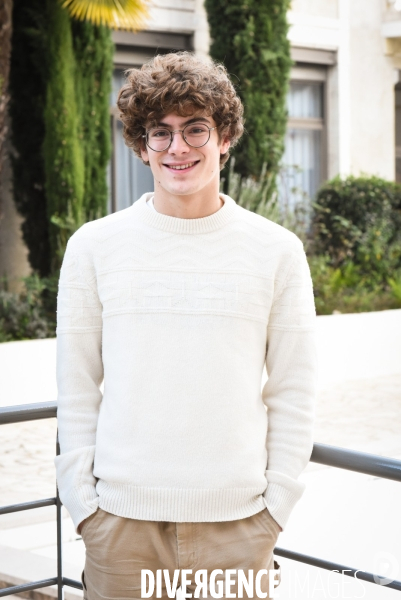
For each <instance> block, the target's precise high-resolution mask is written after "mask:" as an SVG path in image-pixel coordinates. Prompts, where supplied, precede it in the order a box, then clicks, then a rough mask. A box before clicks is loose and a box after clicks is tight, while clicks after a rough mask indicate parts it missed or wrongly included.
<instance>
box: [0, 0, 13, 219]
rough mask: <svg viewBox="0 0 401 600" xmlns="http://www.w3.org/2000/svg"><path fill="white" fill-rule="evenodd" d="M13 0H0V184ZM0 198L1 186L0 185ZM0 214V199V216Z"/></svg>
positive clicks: (4, 136)
mask: <svg viewBox="0 0 401 600" xmlns="http://www.w3.org/2000/svg"><path fill="white" fill-rule="evenodd" d="M12 5H13V0H0V185H1V173H2V166H3V159H4V142H5V139H6V135H7V125H6V116H7V104H8V76H9V73H10V51H11V13H12ZM0 199H1V187H0ZM1 216H2V210H1V200H0V218H1Z"/></svg>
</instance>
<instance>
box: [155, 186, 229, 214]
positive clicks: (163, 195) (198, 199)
mask: <svg viewBox="0 0 401 600" xmlns="http://www.w3.org/2000/svg"><path fill="white" fill-rule="evenodd" d="M212 183H213V185H209V186H206V187H205V188H203V189H202V190H200V191H197V192H194V193H192V194H185V195H177V194H172V193H170V192H169V191H168V190H166V189H164V188H163V187H162V186H161V185H160V184H159V183H158V182H157V181H156V180H155V193H154V196H153V205H154V207H155V209H156V210H157V212H158V213H161V214H164V215H168V216H170V217H177V218H179V219H200V218H203V217H208V216H209V215H212V214H214V213H215V212H217V211H218V210H220V208H221V207H222V206H223V204H224V201H223V200H222V199H221V198H220V196H219V183H220V182H219V180H217V181H216V182H212Z"/></svg>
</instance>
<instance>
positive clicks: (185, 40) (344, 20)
mask: <svg viewBox="0 0 401 600" xmlns="http://www.w3.org/2000/svg"><path fill="white" fill-rule="evenodd" d="M288 20H289V23H290V30H289V39H290V43H291V54H292V58H293V61H294V65H293V67H292V71H291V81H290V88H289V92H288V98H287V103H288V115H289V119H288V128H287V134H286V142H285V154H284V157H283V176H282V179H283V181H282V184H281V186H282V189H283V190H287V192H286V193H287V200H288V201H289V202H291V203H295V202H297V201H298V199H299V196H300V195H301V196H302V195H303V196H304V197H307V198H312V197H313V196H314V194H315V192H316V190H317V189H318V187H319V185H320V184H321V183H322V182H323V181H325V180H326V179H328V178H331V177H333V176H335V175H337V174H341V175H348V174H354V175H360V174H367V175H378V176H380V177H383V178H386V179H389V180H397V181H401V0H369V2H366V0H292V3H291V10H290V11H289V13H288ZM113 39H114V42H115V44H116V50H115V59H114V63H115V69H114V76H113V92H112V95H111V99H110V118H111V135H112V139H113V157H112V160H111V163H110V168H109V189H110V197H109V212H114V211H116V210H120V209H122V208H125V207H127V206H129V205H130V204H132V202H134V201H136V200H137V199H138V198H139V196H140V195H141V194H142V193H143V192H144V191H145V190H146V191H148V190H151V189H152V185H153V180H152V177H151V173H150V170H149V168H148V167H146V166H144V165H143V164H142V162H141V161H140V160H139V159H137V158H136V157H134V156H133V154H132V152H130V151H129V150H128V149H127V148H126V146H125V145H124V141H123V138H122V129H121V123H120V122H119V119H118V116H117V111H116V108H115V99H116V94H117V92H118V90H119V88H120V87H121V84H122V82H123V78H124V71H125V69H127V68H129V67H135V66H140V65H141V64H142V63H143V62H144V61H146V60H147V59H149V58H150V57H152V56H154V54H155V53H157V52H169V51H171V50H193V51H195V52H196V53H197V54H199V55H202V56H205V57H206V56H207V55H208V49H209V32H208V25H207V18H206V13H205V10H204V7H203V0H154V1H153V2H152V8H151V12H150V19H149V21H148V23H147V27H146V30H145V31H142V32H140V33H137V34H133V33H129V32H123V31H116V32H114V33H113ZM4 173H5V176H7V168H5V170H4ZM3 213H4V216H3V219H2V221H1V223H0V273H1V274H5V273H6V274H7V276H8V278H9V279H10V280H13V279H16V278H18V277H21V276H23V275H26V274H28V273H29V265H28V263H27V258H26V250H25V248H24V246H23V244H22V241H21V236H20V233H19V223H20V219H19V217H18V215H17V214H16V212H15V208H14V206H13V202H12V194H11V192H10V194H8V195H7V194H6V196H5V198H4V202H3Z"/></svg>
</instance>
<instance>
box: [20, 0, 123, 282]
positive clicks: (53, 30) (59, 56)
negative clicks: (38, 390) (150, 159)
mask: <svg viewBox="0 0 401 600" xmlns="http://www.w3.org/2000/svg"><path fill="white" fill-rule="evenodd" d="M112 57H113V44H112V42H111V34H110V31H109V30H107V29H106V28H104V27H101V26H94V25H92V24H90V23H78V22H73V21H72V20H71V19H70V17H69V15H68V12H67V11H66V10H65V9H63V8H62V7H61V5H60V3H59V0H46V2H43V0H15V8H14V37H13V48H12V60H11V88H12V89H11V95H12V99H11V119H12V143H13V147H14V149H15V154H14V157H13V185H14V197H15V201H16V204H17V208H18V210H19V212H20V213H21V214H22V216H23V217H24V222H23V226H22V228H23V236H24V240H25V242H26V244H27V246H28V249H29V260H30V263H31V266H32V267H33V269H34V270H35V271H36V272H38V273H39V274H40V275H41V276H45V275H48V274H49V273H50V272H54V271H56V270H57V268H58V267H59V265H60V262H61V259H62V256H63V252H64V248H65V243H66V240H67V239H68V237H69V235H70V234H71V232H72V230H74V229H75V228H76V227H75V226H72V224H71V223H72V222H74V223H75V224H77V226H78V225H79V224H82V222H86V221H87V220H90V219H93V218H96V217H99V216H103V215H104V214H105V213H106V210H107V183H106V171H107V163H108V160H109V156H110V120H109V94H110V88H111V76H112Z"/></svg>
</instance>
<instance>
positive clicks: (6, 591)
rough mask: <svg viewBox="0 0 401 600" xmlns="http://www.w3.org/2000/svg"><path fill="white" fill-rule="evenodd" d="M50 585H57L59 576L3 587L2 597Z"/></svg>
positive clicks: (0, 594)
mask: <svg viewBox="0 0 401 600" xmlns="http://www.w3.org/2000/svg"><path fill="white" fill-rule="evenodd" d="M50 585H57V577H52V579H43V580H42V581H33V582H32V583H23V584H21V585H13V586H12V587H8V588H3V589H2V590H0V598H5V596H11V595H12V594H21V593H23V592H30V591H31V590H39V589H40V588H44V587H49V586H50Z"/></svg>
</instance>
